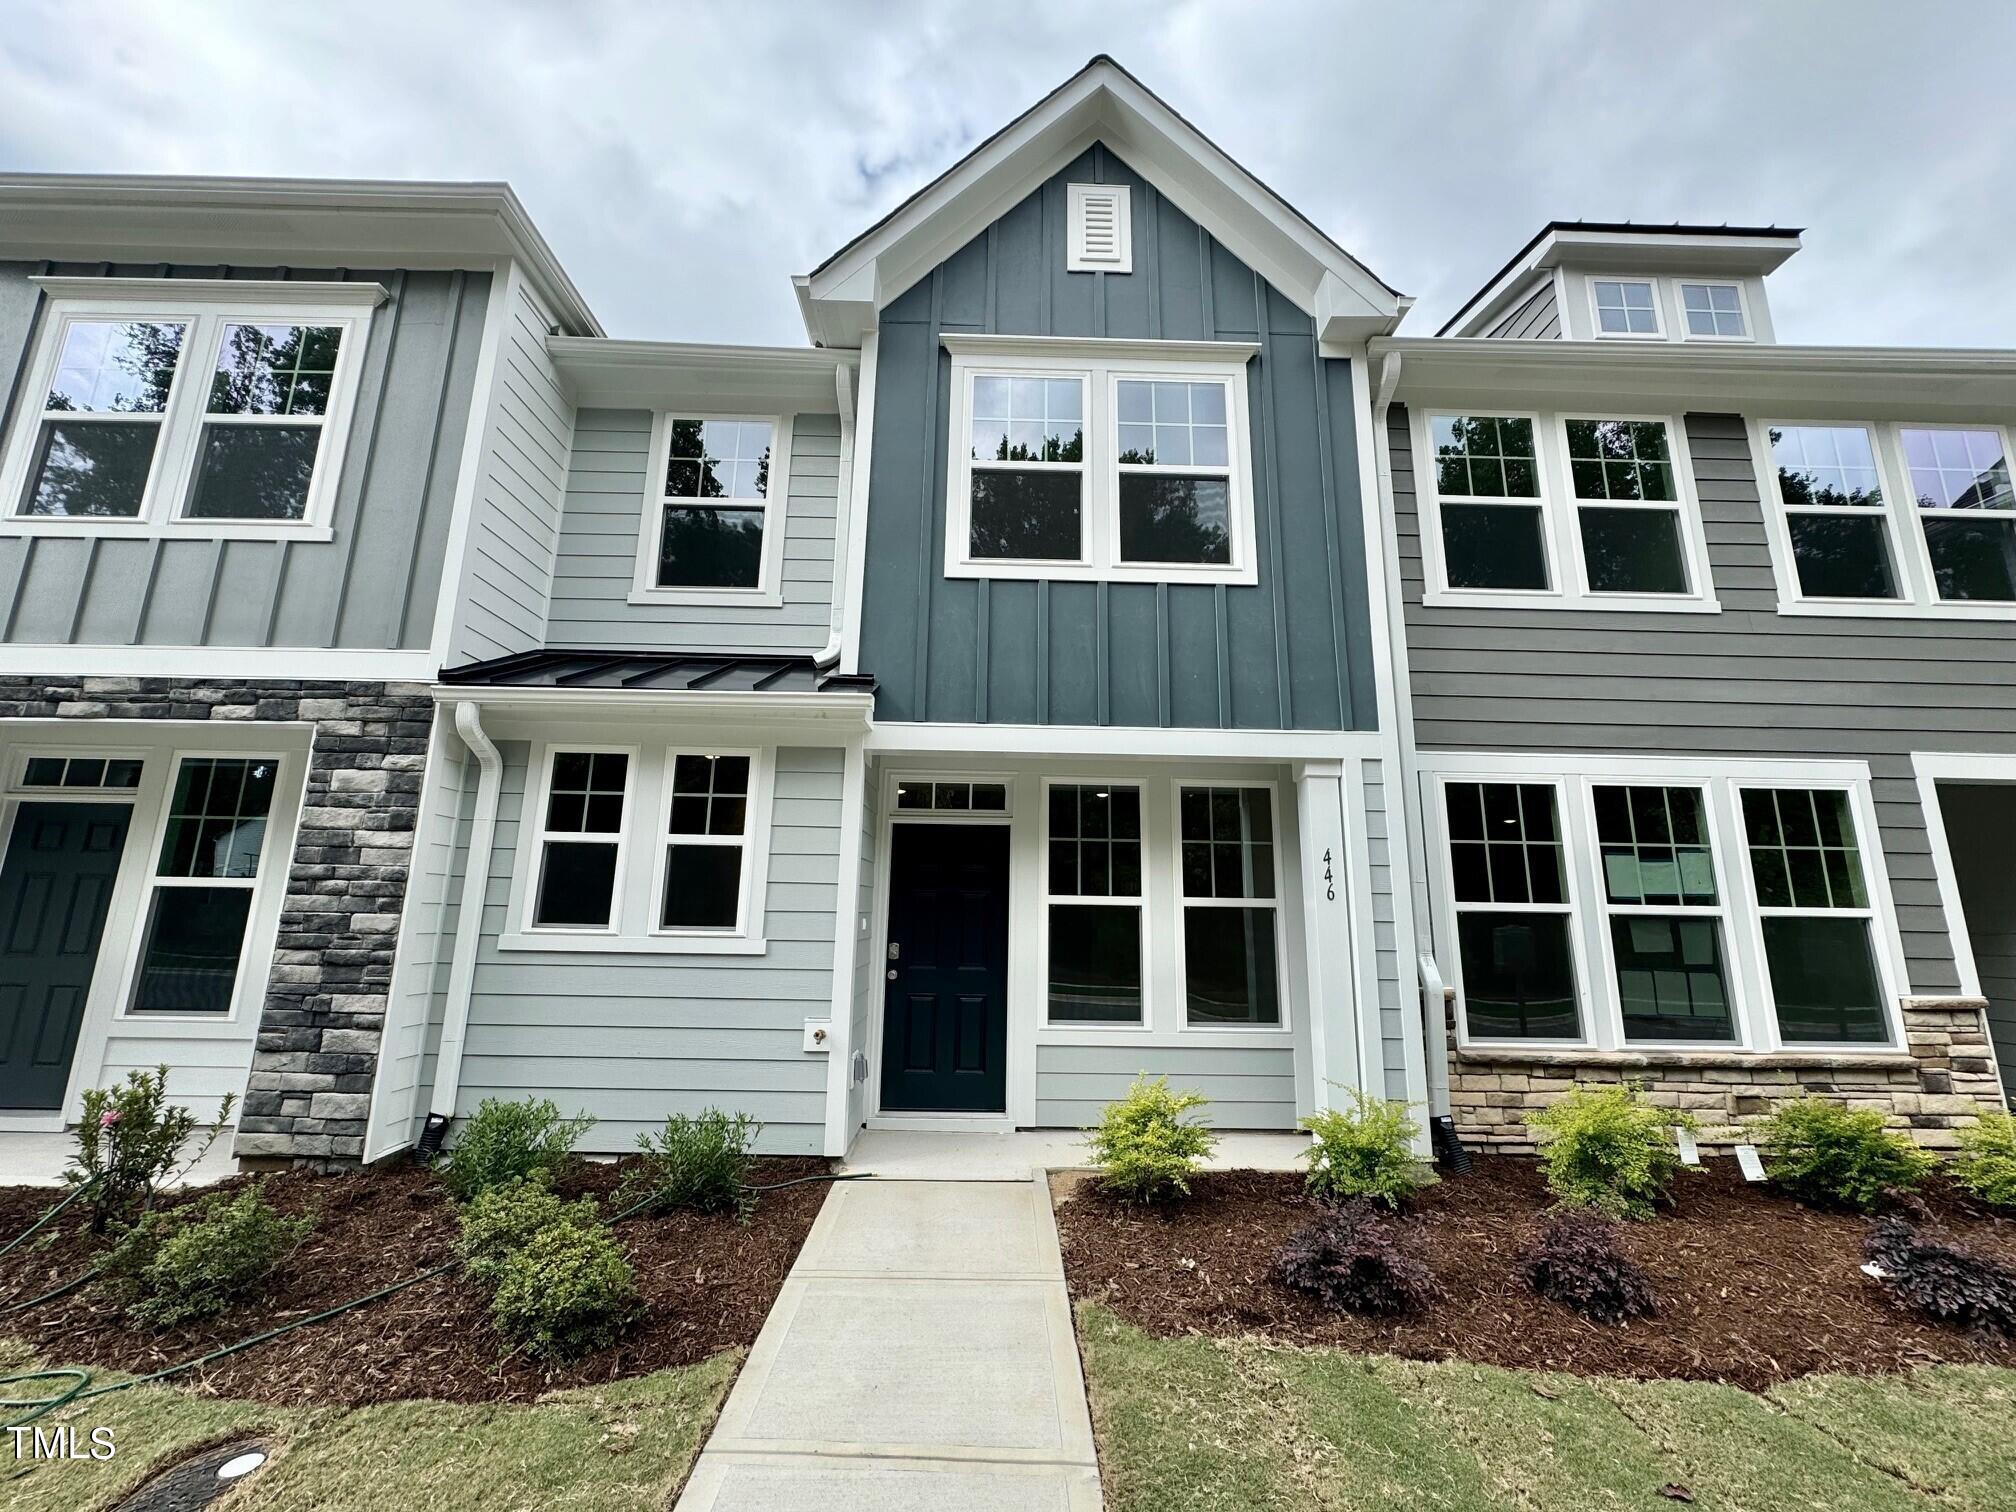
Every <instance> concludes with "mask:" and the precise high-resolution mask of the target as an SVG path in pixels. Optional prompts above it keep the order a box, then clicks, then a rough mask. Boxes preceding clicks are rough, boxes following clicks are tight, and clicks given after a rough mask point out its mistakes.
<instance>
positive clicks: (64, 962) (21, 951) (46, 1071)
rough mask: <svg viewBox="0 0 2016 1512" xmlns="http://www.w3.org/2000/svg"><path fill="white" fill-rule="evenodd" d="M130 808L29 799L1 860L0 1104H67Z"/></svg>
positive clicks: (18, 815) (47, 1106) (42, 1106)
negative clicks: (79, 1031) (67, 1085)
mask: <svg viewBox="0 0 2016 1512" xmlns="http://www.w3.org/2000/svg"><path fill="white" fill-rule="evenodd" d="M131 816H132V810H131V809H130V808H128V807H127V806H126V805H125V804H122V803H24V804H22V805H21V807H20V809H19V810H18V811H17V812H16V813H15V816H14V833H13V836H12V837H11V838H10V839H9V840H8V842H7V859H6V860H5V861H4V862H0V1108H7V1109H22V1108H28V1109H50V1108H60V1107H61V1106H62V1105H63V1088H64V1085H65V1083H67V1082H68V1081H69V1079H70V1058H71V1057H72V1056H73V1055H75V1054H76V1053H77V1028H78V1026H79V1025H80V1024H82V1023H83V1022H84V1000H85V999H86V998H87V997H89V996H90V993H91V973H92V971H93V970H94V969H95V968H96V967H97V965H98V938H99V936H100V935H102V934H103V933H104V932H105V910H106V907H107V905H109V904H110V903H111V901H112V879H113V877H114V876H115V875H117V873H118V871H119V855H120V852H121V851H123V850H124V849H125V848H126V823H127V820H128V819H129V818H130V817H131Z"/></svg>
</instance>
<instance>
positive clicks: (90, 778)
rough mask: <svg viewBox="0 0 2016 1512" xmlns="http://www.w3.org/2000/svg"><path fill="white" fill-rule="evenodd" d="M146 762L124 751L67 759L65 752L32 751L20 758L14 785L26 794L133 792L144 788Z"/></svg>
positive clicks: (71, 756)
mask: <svg viewBox="0 0 2016 1512" xmlns="http://www.w3.org/2000/svg"><path fill="white" fill-rule="evenodd" d="M145 769H146V758H145V757H144V756H141V755H139V754H137V753H134V754H129V753H126V752H123V751H112V752H93V753H91V754H90V755H67V754H64V753H62V752H55V751H51V752H40V751H29V752H25V753H23V755H22V756H21V758H20V766H19V771H18V775H17V777H16V779H15V783H14V785H15V786H16V787H17V788H21V789H23V790H28V791H35V792H47V791H54V790H58V789H63V790H68V791H71V792H75V791H78V790H80V789H82V790H86V791H91V792H100V793H106V792H112V793H119V792H131V791H132V790H133V789H135V788H137V787H139V786H140V776H141V773H142V772H143V771H144V770H145Z"/></svg>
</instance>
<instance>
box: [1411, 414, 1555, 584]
mask: <svg viewBox="0 0 2016 1512" xmlns="http://www.w3.org/2000/svg"><path fill="white" fill-rule="evenodd" d="M1536 429H1537V427H1536V425H1535V422H1534V420H1533V419H1532V417H1531V416H1527V415H1433V416H1430V417H1429V421H1428V431H1429V435H1430V437H1431V439H1432V444H1433V446H1434V455H1433V467H1434V477H1435V496H1436V499H1437V501H1438V502H1439V504H1440V513H1441V523H1442V566H1443V577H1444V581H1445V582H1446V583H1447V585H1448V586H1449V587H1450V588H1454V589H1484V590H1519V589H1525V590H1528V591H1532V592H1539V593H1544V592H1546V591H1548V589H1549V588H1551V587H1552V575H1551V573H1550V571H1549V569H1548V561H1547V556H1548V553H1547V513H1546V510H1545V508H1544V507H1543V506H1542V503H1541V498H1542V495H1541V484H1540V456H1539V450H1538V446H1537V443H1536V439H1535V432H1536Z"/></svg>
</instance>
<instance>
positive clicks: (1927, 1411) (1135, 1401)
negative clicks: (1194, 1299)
mask: <svg viewBox="0 0 2016 1512" xmlns="http://www.w3.org/2000/svg"><path fill="white" fill-rule="evenodd" d="M1078 1322H1079V1337H1080V1341H1081V1344H1082V1347H1083V1350H1084V1359H1085V1375H1086V1384H1087V1387H1088V1389H1089V1390H1090V1392H1091V1397H1092V1417H1093V1423H1094V1426H1095V1428H1096V1430H1097V1433H1098V1438H1099V1464H1100V1476H1101V1479H1102V1481H1103V1482H1104V1485H1105V1492H1106V1506H1107V1508H1108V1512H1192V1509H1197V1512H1205V1509H1210V1512H1217V1509H1224V1512H1232V1509H1247V1508H1251V1509H1255V1512H1272V1509H1284V1512H1285V1509H1290V1508H1307V1507H1321V1508H1325V1509H1333V1512H1356V1509H1365V1512H1371V1509H1375V1508H1376V1509H1380V1512H1486V1509H1490V1512H1501V1509H1505V1508H1518V1509H1522V1512H1624V1509H1631V1512H1641V1509H1642V1512H1672V1509H1673V1508H1674V1507H1675V1506H1677V1505H1684V1504H1685V1503H1684V1502H1682V1501H1681V1500H1680V1497H1679V1494H1678V1493H1680V1492H1682V1491H1684V1493H1685V1494H1686V1495H1687V1496H1689V1497H1691V1498H1692V1505H1694V1506H1695V1507H1697V1508H1701V1509H1704V1512H1782V1509H1784V1508H1789V1507H1797V1508H1801V1509H1802V1512H1926V1509H1929V1508H1931V1507H1932V1506H1934V1505H1935V1504H1936V1505H1937V1506H1938V1507H1939V1508H1940V1509H1942V1512H1995V1509H1999V1508H2004V1507H2007V1506H2008V1505H2009V1501H2008V1496H2009V1487H2010V1485H2011V1484H2012V1483H2016V1436H2012V1435H2011V1434H2010V1433H2009V1424H2010V1423H2011V1422H2012V1421H2016V1371H2008V1370H1997V1369H1993V1368H1990V1367H1986V1366H1959V1365H1941V1366H1935V1367H1932V1368H1930V1369H1926V1370H1922V1371H1918V1372H1916V1373H1915V1374H1912V1375H1909V1376H1887V1377H1859V1376H1814V1377H1809V1378H1806V1379H1804V1380H1799V1381H1794V1382H1790V1383H1788V1384H1786V1385H1784V1386H1780V1387H1777V1388H1775V1389H1773V1390H1772V1391H1770V1392H1768V1393H1766V1394H1765V1395H1763V1396H1754V1395H1752V1394H1750V1393H1748V1392H1744V1391H1739V1390H1737V1389H1735V1388H1734V1387H1727V1386H1711V1385H1704V1384H1701V1383H1698V1382H1690V1381H1615V1380H1593V1379H1585V1378H1581V1377H1574V1376H1558V1375H1543V1374H1539V1373H1533V1372H1520V1371H1510V1370H1500V1369H1497V1368H1495V1367H1492V1366H1488V1365H1468V1364H1437V1365H1428V1364H1420V1363H1417V1362H1413V1361H1407V1360H1394V1359H1388V1358H1384V1357H1379V1356H1369V1355H1354V1354H1346V1353H1344V1352H1342V1351H1338V1350H1299V1349H1288V1348H1283V1347H1280V1346H1275V1345H1268V1344H1264V1343H1260V1342H1257V1341H1248V1340H1217V1339H1200V1338H1183V1339H1155V1338H1150V1337H1149V1336H1148V1335H1146V1334H1144V1333H1142V1332H1140V1331H1139V1330H1138V1329H1135V1328H1133V1327H1131V1326H1129V1325H1128V1324H1126V1323H1124V1322H1122V1321H1121V1320H1120V1319H1118V1318H1117V1317H1115V1316H1114V1315H1113V1314H1112V1313H1110V1312H1108V1311H1106V1310H1105V1309H1103V1308H1101V1307H1098V1306H1096V1305H1093V1304H1083V1305H1081V1307H1080V1309H1079V1315H1078Z"/></svg>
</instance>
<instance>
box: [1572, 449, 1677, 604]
mask: <svg viewBox="0 0 2016 1512" xmlns="http://www.w3.org/2000/svg"><path fill="white" fill-rule="evenodd" d="M1564 426H1565V433H1566V439H1567V445H1568V479H1569V484H1570V486H1571V487H1572V488H1573V489H1574V494H1575V517H1576V527H1577V529H1578V530H1579V531H1580V533H1581V540H1582V565H1583V570H1584V572H1585V574H1586V575H1587V579H1588V583H1589V591H1590V592H1591V593H1673V594H1684V593H1686V592H1687V591H1688V583H1687V550H1686V546H1685V544H1684V540H1683V532H1682V527H1681V520H1680V490H1679V488H1678V486H1677V484H1676V482H1675V479H1674V469H1673V450H1672V445H1671V442H1670V441H1669V440H1668V438H1667V434H1666V422H1665V421H1663V420H1578V419H1570V420H1567V421H1565V422H1564Z"/></svg>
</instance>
